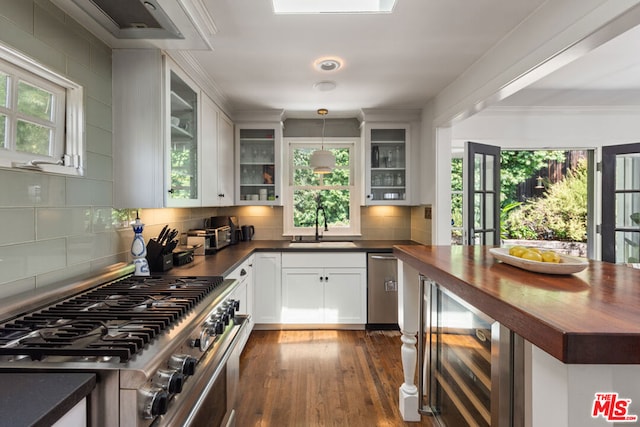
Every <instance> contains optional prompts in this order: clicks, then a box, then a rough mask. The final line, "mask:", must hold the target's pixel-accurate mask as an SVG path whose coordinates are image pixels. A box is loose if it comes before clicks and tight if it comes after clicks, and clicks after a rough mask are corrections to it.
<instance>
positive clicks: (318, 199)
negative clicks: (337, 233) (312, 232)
mask: <svg viewBox="0 0 640 427" xmlns="http://www.w3.org/2000/svg"><path fill="white" fill-rule="evenodd" d="M316 202H317V207H316V240H320V235H319V234H318V216H319V215H320V211H322V216H323V217H324V231H329V227H327V212H326V211H325V210H324V206H322V203H321V202H320V195H319V194H318V198H317V199H316Z"/></svg>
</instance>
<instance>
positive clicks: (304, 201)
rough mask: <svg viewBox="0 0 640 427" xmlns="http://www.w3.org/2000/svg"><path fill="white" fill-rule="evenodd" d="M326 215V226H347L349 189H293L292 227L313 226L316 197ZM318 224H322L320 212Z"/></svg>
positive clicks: (316, 205) (322, 219)
mask: <svg viewBox="0 0 640 427" xmlns="http://www.w3.org/2000/svg"><path fill="white" fill-rule="evenodd" d="M318 195H320V203H321V205H322V206H323V207H324V209H325V213H326V215H327V226H328V227H329V228H331V227H345V226H349V190H295V191H294V193H293V201H294V208H293V225H294V227H314V226H315V222H316V209H317V207H318V204H317V198H318ZM318 222H319V224H321V225H320V226H324V217H323V214H322V213H320V218H319V221H318Z"/></svg>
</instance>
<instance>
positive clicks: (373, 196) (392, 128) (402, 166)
mask: <svg viewBox="0 0 640 427" xmlns="http://www.w3.org/2000/svg"><path fill="white" fill-rule="evenodd" d="M408 137H409V126H408V125H405V126H403V125H398V124H393V125H386V126H385V125H373V126H372V127H371V128H368V129H367V135H366V147H367V154H366V165H367V168H366V173H365V175H366V204H368V205H376V204H377V205H405V204H407V203H408V198H407V194H408V191H407V190H408V181H409V177H410V174H409V170H408V165H409V159H408V155H409V149H408Z"/></svg>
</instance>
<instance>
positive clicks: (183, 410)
mask: <svg viewBox="0 0 640 427" xmlns="http://www.w3.org/2000/svg"><path fill="white" fill-rule="evenodd" d="M235 318H236V319H238V320H239V325H238V327H237V330H236V331H234V332H235V335H234V336H233V337H231V338H228V339H230V341H229V343H228V345H227V347H226V349H224V354H223V355H222V357H221V358H220V359H219V360H216V355H215V354H212V355H211V357H205V359H204V362H202V363H203V365H204V368H205V369H204V370H197V371H196V375H195V376H192V377H189V378H190V379H191V380H196V379H197V378H203V379H205V378H208V381H207V383H206V385H204V387H202V388H201V387H197V384H199V383H194V385H193V387H191V388H190V389H185V390H183V392H182V393H180V394H179V395H178V396H177V397H178V398H179V399H183V398H184V399H185V400H184V401H181V402H179V405H176V404H175V403H177V402H174V405H171V406H172V407H173V408H174V409H175V412H172V410H171V408H170V409H169V412H168V413H167V414H165V415H164V417H163V418H162V420H161V422H160V424H158V425H157V426H156V425H155V424H154V426H156V427H160V426H173V425H180V426H185V427H187V426H191V425H192V424H193V422H194V418H195V417H196V415H197V414H198V412H199V410H200V409H201V408H203V405H204V402H205V400H206V398H207V396H208V394H209V392H210V391H211V388H212V387H213V386H214V384H215V382H216V381H217V379H218V377H219V376H220V375H221V374H224V373H225V371H224V368H225V365H226V364H227V362H228V361H229V358H230V357H231V355H232V353H233V351H234V350H235V347H236V345H237V344H238V343H239V342H240V340H241V338H242V335H243V334H244V333H245V330H246V328H247V327H248V325H249V321H248V316H240V315H238V316H236V317H235ZM207 356H209V355H207ZM214 362H215V369H213V372H211V371H212V368H211V367H210V366H208V365H210V364H211V363H214ZM198 366H200V363H199V364H198ZM188 383H189V382H187V384H188ZM227 390H228V385H227ZM194 392H196V393H198V397H197V398H196V399H193V398H192V399H193V400H195V401H194V402H193V403H191V401H190V400H188V397H187V396H186V395H188V394H189V393H194ZM225 411H226V408H225ZM227 415H228V414H227Z"/></svg>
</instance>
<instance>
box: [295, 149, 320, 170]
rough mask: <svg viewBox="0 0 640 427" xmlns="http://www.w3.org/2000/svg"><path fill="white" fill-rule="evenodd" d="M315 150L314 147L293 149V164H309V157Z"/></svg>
mask: <svg viewBox="0 0 640 427" xmlns="http://www.w3.org/2000/svg"><path fill="white" fill-rule="evenodd" d="M314 151H315V149H314V148H295V149H294V150H293V165H294V166H309V159H310V158H311V153H313V152H314Z"/></svg>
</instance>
